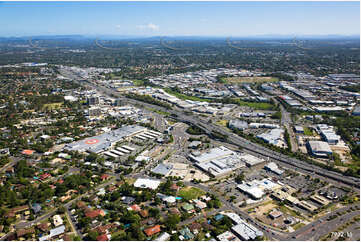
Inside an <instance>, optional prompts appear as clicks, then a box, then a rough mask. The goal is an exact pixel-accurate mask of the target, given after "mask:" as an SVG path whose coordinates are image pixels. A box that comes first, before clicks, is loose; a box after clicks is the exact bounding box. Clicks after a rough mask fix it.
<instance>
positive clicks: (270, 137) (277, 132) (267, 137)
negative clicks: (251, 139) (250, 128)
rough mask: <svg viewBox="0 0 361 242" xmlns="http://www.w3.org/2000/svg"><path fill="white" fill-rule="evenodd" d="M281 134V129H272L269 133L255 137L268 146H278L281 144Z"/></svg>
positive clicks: (282, 131)
mask: <svg viewBox="0 0 361 242" xmlns="http://www.w3.org/2000/svg"><path fill="white" fill-rule="evenodd" d="M283 133H284V130H283V129H272V130H270V131H269V132H266V133H263V134H260V135H257V138H260V139H262V140H264V141H265V142H267V143H269V144H273V145H279V144H280V143H281V142H283Z"/></svg>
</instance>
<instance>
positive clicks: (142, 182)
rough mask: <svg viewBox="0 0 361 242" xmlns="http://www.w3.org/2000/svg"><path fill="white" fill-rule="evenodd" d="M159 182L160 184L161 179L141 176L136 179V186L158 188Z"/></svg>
mask: <svg viewBox="0 0 361 242" xmlns="http://www.w3.org/2000/svg"><path fill="white" fill-rule="evenodd" d="M159 184H160V180H153V179H146V178H139V179H138V180H136V181H135V183H134V187H138V188H149V189H152V190H155V189H157V188H158V186H159Z"/></svg>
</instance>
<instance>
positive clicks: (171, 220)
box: [166, 214, 181, 230]
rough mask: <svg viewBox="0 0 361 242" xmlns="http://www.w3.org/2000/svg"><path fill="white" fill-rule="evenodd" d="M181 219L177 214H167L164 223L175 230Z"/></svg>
mask: <svg viewBox="0 0 361 242" xmlns="http://www.w3.org/2000/svg"><path fill="white" fill-rule="evenodd" d="M180 221H181V218H180V217H179V215H177V214H172V215H169V216H168V218H167V220H166V225H167V227H168V228H169V229H170V230H175V229H176V228H177V224H178V223H179V222H180Z"/></svg>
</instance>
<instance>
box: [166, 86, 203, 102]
mask: <svg viewBox="0 0 361 242" xmlns="http://www.w3.org/2000/svg"><path fill="white" fill-rule="evenodd" d="M164 91H166V92H167V93H169V94H171V95H174V96H176V97H177V98H179V99H182V100H192V101H200V102H209V101H210V100H208V99H204V98H200V97H195V96H188V95H185V94H183V93H179V92H175V91H172V90H170V89H169V88H165V89H164Z"/></svg>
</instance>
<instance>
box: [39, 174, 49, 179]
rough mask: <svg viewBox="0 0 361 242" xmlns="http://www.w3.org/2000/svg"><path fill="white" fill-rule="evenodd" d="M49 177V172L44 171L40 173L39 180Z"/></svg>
mask: <svg viewBox="0 0 361 242" xmlns="http://www.w3.org/2000/svg"><path fill="white" fill-rule="evenodd" d="M49 177H51V175H50V174H49V173H44V174H41V175H40V180H45V179H47V178H49Z"/></svg>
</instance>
